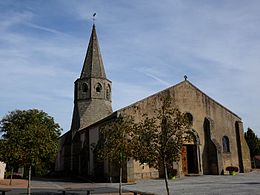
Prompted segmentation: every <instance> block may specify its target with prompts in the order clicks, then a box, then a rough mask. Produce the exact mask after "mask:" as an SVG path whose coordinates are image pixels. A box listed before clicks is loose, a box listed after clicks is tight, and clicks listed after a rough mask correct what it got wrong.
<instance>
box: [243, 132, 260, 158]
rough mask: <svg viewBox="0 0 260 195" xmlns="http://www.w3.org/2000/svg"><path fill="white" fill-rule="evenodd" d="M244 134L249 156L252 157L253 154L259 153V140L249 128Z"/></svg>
mask: <svg viewBox="0 0 260 195" xmlns="http://www.w3.org/2000/svg"><path fill="white" fill-rule="evenodd" d="M244 136H245V139H246V142H247V145H248V147H249V150H250V157H251V159H252V158H253V157H254V156H255V155H257V154H260V141H259V139H258V137H257V135H256V134H255V133H254V131H253V130H252V129H250V128H248V129H247V132H245V134H244Z"/></svg>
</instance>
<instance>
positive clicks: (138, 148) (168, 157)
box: [132, 97, 190, 194]
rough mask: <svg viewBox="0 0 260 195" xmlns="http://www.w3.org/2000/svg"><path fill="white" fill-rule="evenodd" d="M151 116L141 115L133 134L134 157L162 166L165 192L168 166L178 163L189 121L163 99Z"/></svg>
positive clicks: (142, 161)
mask: <svg viewBox="0 0 260 195" xmlns="http://www.w3.org/2000/svg"><path fill="white" fill-rule="evenodd" d="M162 101H163V103H162V107H161V109H159V110H157V111H156V113H155V117H150V118H149V117H148V116H145V117H144V120H143V121H141V122H140V123H139V124H138V125H137V128H136V129H135V132H134V133H133V137H132V139H133V142H134V143H133V146H134V151H135V152H134V153H133V155H134V158H135V159H136V160H139V161H140V163H147V164H148V165H149V166H151V167H155V168H157V169H160V168H163V170H164V176H165V184H166V189H167V193H168V194H169V188H168V174H167V172H168V167H170V166H171V165H172V164H173V162H178V161H179V160H180V156H181V150H182V146H183V144H184V142H185V140H187V139H190V136H189V133H188V130H189V129H190V123H189V121H188V120H187V118H186V116H185V114H183V113H181V112H180V111H179V109H178V108H176V107H174V106H173V105H172V104H171V102H172V101H171V98H170V97H166V98H164V99H163V100H162Z"/></svg>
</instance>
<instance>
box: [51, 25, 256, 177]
mask: <svg viewBox="0 0 260 195" xmlns="http://www.w3.org/2000/svg"><path fill="white" fill-rule="evenodd" d="M111 92H112V82H111V81H110V80H108V78H107V77H106V73H105V69H104V65H103V61H102V57H101V52H100V47H99V42H98V38H97V34H96V27H95V25H93V27H92V32H91V36H90V40H89V45H88V48H87V52H86V56H85V60H84V64H83V68H82V71H81V74H80V77H79V78H78V79H77V80H76V81H75V82H74V110H73V117H72V124H71V129H70V130H69V131H68V132H67V133H65V134H64V135H63V136H61V137H60V146H59V151H58V154H57V160H56V171H58V172H62V173H64V174H70V175H75V176H83V177H88V178H99V179H108V178H111V177H112V178H115V180H116V178H117V177H118V171H117V170H111V167H110V166H108V164H107V163H100V162H97V161H96V156H95V154H94V152H93V144H95V143H97V142H98V139H99V127H100V126H101V125H102V124H103V123H105V122H107V121H110V120H113V119H115V118H117V117H118V116H120V115H121V114H126V115H130V116H132V117H133V118H134V120H135V121H136V122H138V121H140V119H141V118H142V117H143V114H144V113H145V114H147V115H148V116H151V115H152V113H154V111H155V110H156V109H160V106H161V104H162V102H161V99H162V97H164V96H166V95H170V96H171V99H172V101H174V103H175V105H177V106H178V108H179V109H180V111H181V112H183V113H186V114H187V115H188V116H189V118H190V120H191V122H192V129H191V132H192V134H193V139H192V140H190V141H189V142H188V143H186V144H185V145H184V147H183V149H182V158H181V161H180V162H178V163H176V164H175V165H174V166H175V167H176V169H177V170H178V174H179V175H180V176H184V175H194V174H195V175H203V174H214V175H219V174H226V171H225V168H226V167H227V166H231V165H233V166H237V167H239V168H240V172H248V171H250V169H251V164H250V156H249V149H248V146H247V144H246V141H245V139H244V136H243V123H242V120H241V118H240V117H239V116H238V115H236V114H235V113H233V112H232V111H231V110H229V109H227V108H226V107H224V106H223V105H221V104H220V103H218V102H217V101H215V100H213V99H212V98H210V97H209V96H207V95H206V94H205V93H204V92H202V91H201V90H200V89H198V88H197V87H196V86H194V85H193V84H192V83H191V82H189V81H188V80H187V79H186V78H185V80H184V81H182V82H180V83H178V84H176V85H174V86H172V87H169V88H167V89H165V90H163V91H161V92H158V93H156V94H154V95H151V96H149V97H147V98H145V99H142V100H140V101H138V102H136V103H134V104H132V105H129V106H127V107H125V108H122V109H119V110H117V111H114V112H113V111H112V106H111V101H112V100H111ZM137 107H138V109H136V108H137ZM123 175H124V180H125V181H128V182H129V181H135V180H138V179H142V178H157V177H158V176H159V173H158V170H156V169H154V168H150V167H149V166H148V165H145V164H142V165H141V164H140V163H139V162H136V161H134V160H129V161H128V162H127V163H126V164H125V166H124V168H123Z"/></svg>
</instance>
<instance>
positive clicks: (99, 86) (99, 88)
mask: <svg viewBox="0 0 260 195" xmlns="http://www.w3.org/2000/svg"><path fill="white" fill-rule="evenodd" d="M101 90H102V86H101V84H100V83H98V84H97V86H96V92H98V93H100V92H101Z"/></svg>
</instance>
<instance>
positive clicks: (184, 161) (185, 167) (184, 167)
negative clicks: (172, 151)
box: [181, 146, 188, 175]
mask: <svg viewBox="0 0 260 195" xmlns="http://www.w3.org/2000/svg"><path fill="white" fill-rule="evenodd" d="M181 156H182V172H183V174H184V175H187V174H188V160H187V146H183V147H182V153H181Z"/></svg>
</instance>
